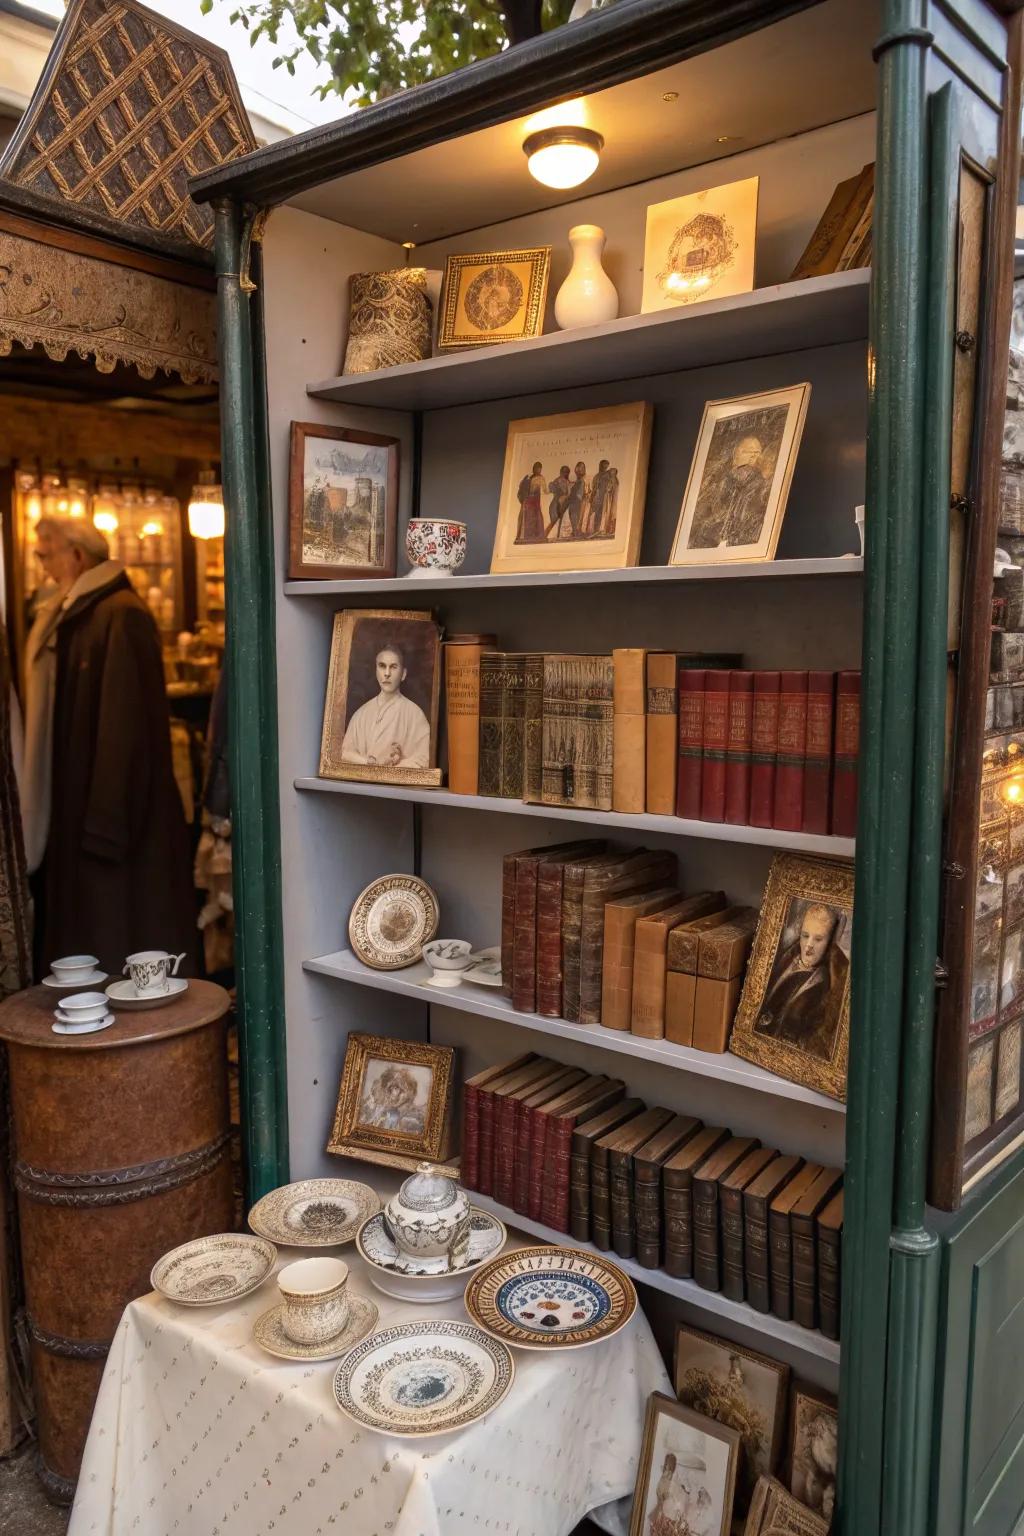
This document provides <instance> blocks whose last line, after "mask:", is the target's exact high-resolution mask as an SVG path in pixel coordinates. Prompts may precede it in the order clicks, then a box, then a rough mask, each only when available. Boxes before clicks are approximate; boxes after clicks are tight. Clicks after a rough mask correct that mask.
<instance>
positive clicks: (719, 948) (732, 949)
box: [693, 907, 759, 1054]
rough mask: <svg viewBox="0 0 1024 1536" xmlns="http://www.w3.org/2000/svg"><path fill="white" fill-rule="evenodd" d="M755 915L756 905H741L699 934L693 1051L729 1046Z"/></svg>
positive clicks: (756, 914) (751, 942) (756, 916)
mask: <svg viewBox="0 0 1024 1536" xmlns="http://www.w3.org/2000/svg"><path fill="white" fill-rule="evenodd" d="M758 917H759V913H758V911H757V909H756V908H755V907H741V908H740V909H739V911H738V912H737V914H736V916H735V917H733V918H731V919H730V921H729V922H727V923H721V924H719V925H718V926H717V927H715V928H712V929H710V931H708V932H706V933H702V934H701V936H700V943H699V945H698V949H697V984H696V987H695V988H694V997H693V1046H694V1049H695V1050H698V1051H714V1052H717V1053H719V1054H721V1052H723V1051H725V1050H726V1049H727V1047H728V1044H729V1034H730V1031H731V1030H732V1021H733V1019H734V1018H735V1015H736V1008H737V1006H738V1004H739V1000H740V993H741V991H742V990H743V973H744V971H745V970H746V964H747V958H748V956H749V954H750V948H751V945H752V944H753V942H754V934H755V932H756V930H757V920H758Z"/></svg>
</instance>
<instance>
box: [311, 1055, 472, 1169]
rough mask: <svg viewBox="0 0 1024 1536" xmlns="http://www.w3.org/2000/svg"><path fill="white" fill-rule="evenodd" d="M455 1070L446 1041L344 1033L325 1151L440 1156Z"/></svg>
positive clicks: (435, 1158)
mask: <svg viewBox="0 0 1024 1536" xmlns="http://www.w3.org/2000/svg"><path fill="white" fill-rule="evenodd" d="M454 1071H455V1051H454V1049H453V1047H452V1046H450V1045H425V1044H423V1043H421V1042H420V1041H418V1040H392V1039H389V1038H388V1037H386V1036H384V1035H362V1034H353V1035H349V1037H348V1042H347V1045H346V1049H345V1065H344V1068H343V1069H342V1074H341V1086H340V1088H339V1090H338V1107H337V1109H336V1111H335V1115H334V1127H333V1129H332V1131H331V1138H330V1140H329V1141H328V1143H327V1150H328V1152H337V1153H339V1154H340V1155H342V1156H345V1155H352V1154H355V1155H358V1154H359V1153H360V1152H371V1153H383V1154H390V1155H392V1156H396V1157H400V1158H427V1159H429V1160H430V1161H431V1162H443V1161H444V1159H445V1158H446V1157H447V1156H448V1141H449V1136H450V1129H451V1101H452V1080H453V1075H454Z"/></svg>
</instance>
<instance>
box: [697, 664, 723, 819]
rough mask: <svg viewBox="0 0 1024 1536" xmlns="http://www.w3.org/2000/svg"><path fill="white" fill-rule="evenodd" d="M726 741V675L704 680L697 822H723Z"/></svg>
mask: <svg viewBox="0 0 1024 1536" xmlns="http://www.w3.org/2000/svg"><path fill="white" fill-rule="evenodd" d="M728 740H729V673H728V672H720V671H718V669H717V668H716V669H715V670H713V671H712V670H709V671H708V672H707V673H706V674H705V677H704V747H703V753H702V757H701V783H700V819H701V821H724V820H725V749H726V745H727V743H728Z"/></svg>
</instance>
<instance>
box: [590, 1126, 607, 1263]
mask: <svg viewBox="0 0 1024 1536" xmlns="http://www.w3.org/2000/svg"><path fill="white" fill-rule="evenodd" d="M590 1241H591V1242H592V1243H593V1245H594V1247H595V1248H600V1249H602V1250H603V1251H604V1252H605V1253H607V1252H608V1250H609V1249H610V1248H611V1246H612V1206H611V1189H610V1187H609V1179H608V1157H607V1150H605V1153H604V1155H603V1156H601V1157H596V1158H595V1157H592V1158H591V1161H590Z"/></svg>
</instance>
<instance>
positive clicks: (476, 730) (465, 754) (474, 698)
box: [444, 644, 483, 795]
mask: <svg viewBox="0 0 1024 1536" xmlns="http://www.w3.org/2000/svg"><path fill="white" fill-rule="evenodd" d="M482 655H483V646H481V645H463V644H459V645H446V646H445V648H444V677H445V698H446V700H447V714H448V788H449V789H450V790H451V791H452V793H453V794H456V795H475V794H477V793H478V788H477V786H478V783H479V768H480V658H481V656H482Z"/></svg>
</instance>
